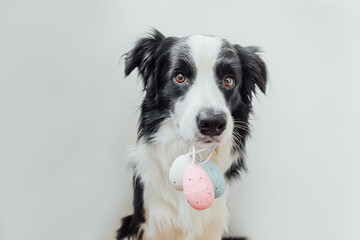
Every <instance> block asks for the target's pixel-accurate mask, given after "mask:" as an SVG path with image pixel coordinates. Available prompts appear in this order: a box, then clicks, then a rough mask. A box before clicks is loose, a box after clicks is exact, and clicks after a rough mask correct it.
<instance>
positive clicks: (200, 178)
mask: <svg viewBox="0 0 360 240" xmlns="http://www.w3.org/2000/svg"><path fill="white" fill-rule="evenodd" d="M183 189H184V194H185V197H186V200H187V201H188V202H189V204H190V206H191V207H193V208H195V209H197V210H203V209H206V208H208V207H210V206H211V204H212V203H213V202H214V199H215V191H214V185H213V184H212V182H211V179H210V177H209V176H208V175H207V173H206V172H205V170H204V169H202V168H201V167H199V166H198V165H195V164H191V165H190V166H189V167H188V168H187V169H186V170H185V173H184V180H183Z"/></svg>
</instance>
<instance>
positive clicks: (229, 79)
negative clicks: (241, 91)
mask: <svg viewBox="0 0 360 240" xmlns="http://www.w3.org/2000/svg"><path fill="white" fill-rule="evenodd" d="M223 86H224V88H226V89H232V88H233V87H234V86H235V78H234V77H233V76H226V77H225V78H224V79H223Z"/></svg>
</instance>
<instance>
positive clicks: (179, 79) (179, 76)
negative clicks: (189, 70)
mask: <svg viewBox="0 0 360 240" xmlns="http://www.w3.org/2000/svg"><path fill="white" fill-rule="evenodd" d="M174 79H175V81H177V82H178V83H183V82H185V80H186V77H185V75H184V74H181V73H177V74H175V76H174Z"/></svg>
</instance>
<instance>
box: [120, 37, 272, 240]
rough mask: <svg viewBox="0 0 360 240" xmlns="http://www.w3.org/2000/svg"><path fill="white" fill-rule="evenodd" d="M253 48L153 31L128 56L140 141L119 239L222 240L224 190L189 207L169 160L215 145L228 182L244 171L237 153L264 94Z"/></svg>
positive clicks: (262, 71)
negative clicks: (138, 99) (136, 82)
mask: <svg viewBox="0 0 360 240" xmlns="http://www.w3.org/2000/svg"><path fill="white" fill-rule="evenodd" d="M257 51H258V48H256V47H242V46H240V45H236V44H235V45H234V44H231V43H229V42H228V41H226V40H223V39H220V38H217V37H213V36H207V35H191V36H188V37H184V38H176V37H164V35H163V34H161V33H160V32H159V31H157V30H153V32H152V33H151V34H149V35H148V36H147V37H144V38H142V39H140V40H139V41H138V42H137V43H136V45H135V47H134V48H133V49H132V50H131V51H129V52H128V53H126V54H125V55H124V56H125V75H126V76H127V75H129V74H130V73H131V72H132V71H133V70H134V69H135V68H137V69H138V72H139V75H140V76H141V78H142V79H143V83H144V91H145V98H144V100H143V102H142V105H141V115H140V120H139V130H138V141H137V144H136V146H135V148H134V149H133V150H132V152H131V160H130V163H131V166H132V167H133V170H134V177H133V186H134V202H133V207H134V213H133V214H132V215H129V216H127V217H125V218H123V219H122V226H121V228H120V229H119V230H118V232H117V234H118V235H117V239H118V240H120V239H143V240H150V239H151V240H162V239H166V240H220V239H243V238H226V237H223V235H224V234H226V232H227V224H228V216H229V214H228V210H227V207H226V199H227V192H228V190H226V191H225V193H224V194H223V196H222V197H220V198H218V199H216V200H215V201H214V203H213V204H212V206H211V207H210V208H208V209H206V210H202V211H198V210H195V209H193V208H192V207H191V206H190V205H189V204H188V202H187V201H186V199H185V197H184V194H183V192H180V191H177V190H175V189H174V188H173V187H172V186H171V184H170V182H169V169H170V167H171V164H172V163H173V161H174V159H175V158H176V157H178V156H179V155H181V154H184V153H186V152H188V150H189V146H190V145H189V144H192V143H194V144H196V145H197V146H199V147H209V146H212V145H214V144H215V143H216V144H217V147H216V149H215V152H214V154H213V157H212V162H213V163H215V164H216V165H217V166H218V167H219V168H220V170H221V171H222V172H223V173H224V176H225V178H226V180H227V181H228V182H230V181H231V180H233V179H235V178H237V177H238V176H239V174H240V172H241V171H242V170H244V168H245V166H244V158H243V151H244V146H245V140H246V137H247V136H248V133H249V131H248V130H249V128H248V120H249V114H250V113H251V110H252V105H251V101H252V96H253V95H254V93H255V89H256V86H257V87H258V88H259V89H260V90H261V91H262V92H263V93H265V87H266V83H267V70H266V66H265V63H264V62H263V61H262V60H261V59H260V57H259V56H258V55H257Z"/></svg>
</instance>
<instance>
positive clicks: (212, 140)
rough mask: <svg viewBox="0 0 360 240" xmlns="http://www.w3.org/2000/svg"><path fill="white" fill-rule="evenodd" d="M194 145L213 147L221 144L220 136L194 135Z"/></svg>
mask: <svg viewBox="0 0 360 240" xmlns="http://www.w3.org/2000/svg"><path fill="white" fill-rule="evenodd" d="M194 140H195V141H194V143H195V144H197V145H204V146H205V145H214V144H218V143H221V139H220V136H211V137H210V136H204V135H202V134H196V135H195V139H194Z"/></svg>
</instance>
